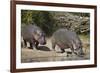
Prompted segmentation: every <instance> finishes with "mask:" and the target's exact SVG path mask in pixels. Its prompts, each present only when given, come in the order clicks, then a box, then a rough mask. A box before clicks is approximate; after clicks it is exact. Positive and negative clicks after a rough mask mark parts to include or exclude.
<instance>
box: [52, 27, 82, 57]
mask: <svg viewBox="0 0 100 73" xmlns="http://www.w3.org/2000/svg"><path fill="white" fill-rule="evenodd" d="M51 42H52V49H53V50H54V51H55V46H56V45H57V46H58V47H60V49H61V53H64V52H65V49H70V50H71V51H72V53H74V54H76V55H78V56H83V55H84V53H83V49H82V42H81V40H80V38H79V37H78V35H77V34H76V33H75V32H73V31H70V30H67V29H66V28H60V29H58V30H57V31H55V32H54V33H53V35H52V38H51Z"/></svg>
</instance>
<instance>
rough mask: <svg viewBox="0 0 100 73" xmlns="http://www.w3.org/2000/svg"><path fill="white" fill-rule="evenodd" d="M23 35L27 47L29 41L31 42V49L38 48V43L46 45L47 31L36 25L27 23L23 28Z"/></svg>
mask: <svg viewBox="0 0 100 73" xmlns="http://www.w3.org/2000/svg"><path fill="white" fill-rule="evenodd" d="M21 35H22V37H23V40H24V45H25V47H27V42H28V43H29V44H30V47H29V48H31V49H33V48H34V47H35V48H38V45H39V44H40V45H45V44H46V40H45V33H44V32H43V31H42V29H40V28H39V27H38V26H36V25H32V24H29V25H25V26H24V27H23V28H22V30H21Z"/></svg>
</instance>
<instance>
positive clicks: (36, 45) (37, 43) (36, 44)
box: [35, 41, 39, 49]
mask: <svg viewBox="0 0 100 73" xmlns="http://www.w3.org/2000/svg"><path fill="white" fill-rule="evenodd" d="M38 45H39V42H38V41H36V42H35V47H36V48H37V49H38Z"/></svg>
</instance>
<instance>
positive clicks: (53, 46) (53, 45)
mask: <svg viewBox="0 0 100 73" xmlns="http://www.w3.org/2000/svg"><path fill="white" fill-rule="evenodd" d="M55 46H56V44H55V43H52V49H53V50H54V51H55Z"/></svg>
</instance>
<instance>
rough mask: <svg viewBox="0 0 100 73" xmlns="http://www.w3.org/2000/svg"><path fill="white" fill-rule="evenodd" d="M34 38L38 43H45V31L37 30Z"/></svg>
mask: <svg viewBox="0 0 100 73" xmlns="http://www.w3.org/2000/svg"><path fill="white" fill-rule="evenodd" d="M36 40H37V41H38V42H39V44H41V45H45V44H46V39H45V33H44V32H42V31H38V32H37V39H36Z"/></svg>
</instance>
